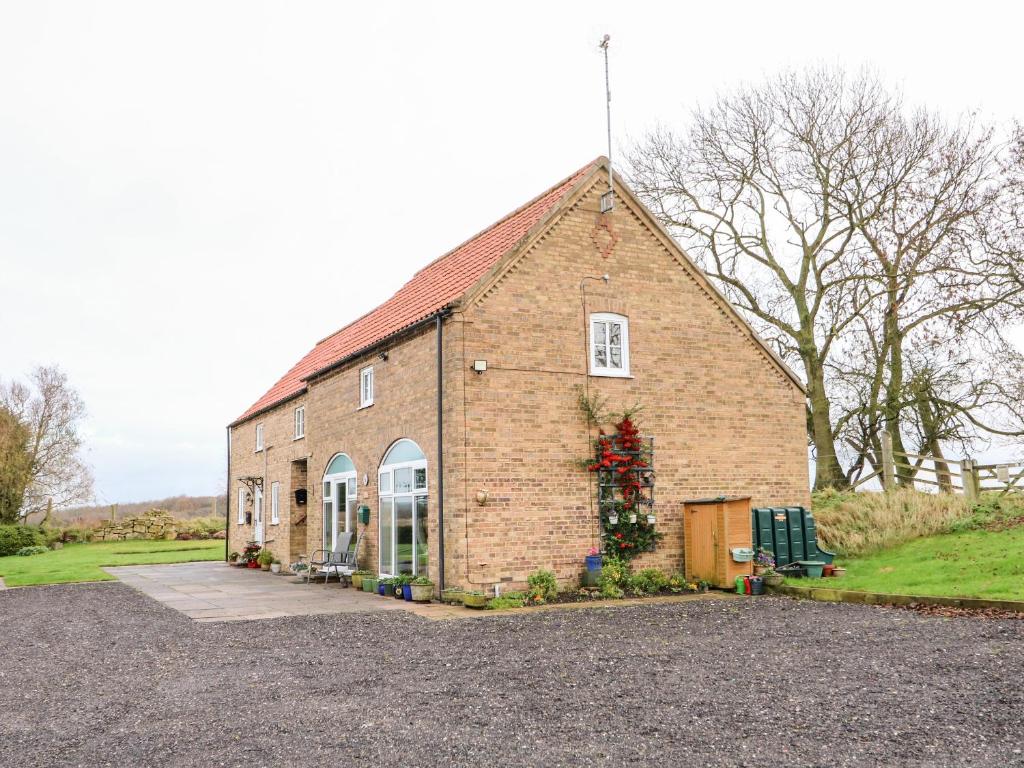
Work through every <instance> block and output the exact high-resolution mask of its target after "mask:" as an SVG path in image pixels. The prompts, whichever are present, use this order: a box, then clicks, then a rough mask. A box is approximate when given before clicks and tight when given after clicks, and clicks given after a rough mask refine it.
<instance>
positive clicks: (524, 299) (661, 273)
mask: <svg viewBox="0 0 1024 768" xmlns="http://www.w3.org/2000/svg"><path fill="white" fill-rule="evenodd" d="M607 172H608V171H607V160H606V159H605V158H598V159H597V160H595V161H594V162H593V163H591V164H589V165H587V166H586V167H584V168H582V169H580V170H579V171H577V172H576V173H574V174H573V175H572V176H570V177H569V178H567V179H565V180H563V181H561V182H559V183H558V184H556V185H555V186H554V187H552V188H551V189H549V190H547V191H546V192H544V193H543V194H541V195H540V196H539V197H537V198H535V199H534V200H532V201H531V202H529V203H527V204H526V205H525V206H523V207H522V208H520V209H518V210H516V211H514V212H513V213H511V214H509V215H508V216H507V217H505V218H504V219H502V220H501V221H499V222H497V223H496V224H494V225H493V226H491V227H489V228H488V229H486V230H484V231H483V232H481V233H480V234H478V235H476V236H475V237H473V238H471V239H470V240H468V241H467V242H465V243H463V244H462V245H460V246H458V247H457V248H455V249H454V250H452V251H450V252H449V253H447V254H445V255H444V256H442V257H441V258H439V259H437V260H436V261H434V262H432V263H430V264H429V265H427V266H426V267H424V268H423V269H422V270H421V271H419V272H418V273H417V274H416V275H415V276H414V277H413V278H412V279H411V280H410V281H409V282H408V283H407V284H406V285H405V286H403V287H402V288H401V289H400V290H399V291H398V292H397V293H396V294H395V295H394V296H393V297H392V298H390V299H389V300H388V301H386V302H385V303H384V304H382V305H381V306H380V307H378V308H377V309H375V310H373V311H372V312H370V313H369V314H367V315H365V316H363V317H361V318H359V319H357V320H355V321H354V322H353V323H351V324H350V325H347V326H346V327H344V328H342V329H341V330H339V331H337V332H336V333H333V334H331V335H330V336H327V337H326V338H324V339H322V340H321V341H320V342H318V343H317V344H316V345H315V346H314V347H313V349H312V350H311V351H310V352H309V353H308V354H307V355H306V356H305V357H303V358H302V360H300V361H299V362H298V363H297V364H296V365H295V366H294V367H293V368H292V369H291V370H289V371H288V372H287V373H286V374H285V375H284V376H283V377H282V378H281V379H280V380H279V381H278V382H277V383H276V384H274V386H273V387H271V389H270V390H269V391H268V392H267V393H266V394H265V395H264V396H263V397H261V398H260V399H259V400H258V401H257V402H256V403H254V404H253V405H252V406H251V407H250V408H249V409H248V410H246V411H245V413H243V414H242V415H241V416H240V417H239V418H238V419H237V420H236V421H234V422H233V423H232V424H231V425H230V427H229V445H230V450H229V466H228V476H229V482H230V487H229V528H228V536H229V546H230V548H231V549H233V550H235V551H241V549H242V548H243V547H244V545H245V542H246V541H248V540H253V539H255V540H259V541H261V542H265V543H266V546H268V547H269V548H270V549H271V550H272V551H273V552H274V553H275V555H277V556H278V557H279V558H280V559H281V560H282V561H283V562H290V561H294V560H295V559H297V557H298V555H299V554H305V553H308V552H310V551H311V550H313V549H316V548H320V547H322V546H324V544H325V543H326V544H327V545H328V546H330V544H331V542H333V540H334V537H335V536H336V535H337V533H338V532H339V531H343V530H355V531H356V532H357V533H358V535H359V539H360V543H359V560H360V565H361V566H362V567H364V568H366V569H368V570H373V571H379V572H380V573H382V574H393V573H395V572H398V571H414V570H415V571H418V572H423V573H427V574H428V575H430V576H431V577H432V578H433V579H434V581H435V583H437V584H438V587H440V586H441V584H442V583H443V584H445V585H448V586H462V587H465V588H478V589H489V588H490V587H492V586H493V585H495V584H499V583H505V584H510V585H519V584H522V583H523V582H524V581H525V579H526V576H527V575H528V574H529V573H530V572H531V571H533V570H535V569H537V568H541V567H544V568H550V569H552V570H554V571H555V573H556V574H557V575H558V577H559V578H560V579H561V580H564V581H570V580H573V579H575V578H576V577H577V576H578V574H579V572H580V570H581V568H582V562H583V556H584V554H585V553H586V550H587V549H588V548H589V547H590V546H592V545H595V544H599V535H600V531H599V528H600V523H599V517H598V513H597V511H596V510H595V508H594V502H593V495H594V494H593V488H594V477H593V476H592V475H591V474H589V473H588V472H587V471H586V470H585V469H582V468H581V467H580V459H583V458H585V457H586V456H588V455H589V454H590V452H591V450H592V449H591V448H590V447H589V446H590V442H591V440H592V438H594V437H595V435H596V432H595V431H594V430H592V429H591V428H590V427H588V424H587V422H586V419H585V418H584V416H583V413H582V412H581V410H580V408H579V406H578V397H579V393H580V391H581V388H583V387H586V388H587V389H589V392H590V393H591V394H592V395H594V394H597V395H600V396H602V397H604V398H605V399H606V401H607V404H608V406H609V407H610V408H612V409H622V408H625V407H628V406H631V405H633V404H636V403H639V404H641V405H642V406H643V411H642V414H641V416H640V426H641V427H642V430H643V432H644V433H645V434H649V435H652V436H654V437H655V439H656V446H657V449H656V450H657V463H656V466H657V474H656V480H655V484H656V489H657V514H658V521H657V525H658V528H659V530H660V531H661V532H663V533H664V534H665V537H664V539H663V540H662V542H661V543H660V544H659V545H658V547H657V549H656V551H654V552H649V553H647V554H644V555H643V556H642V558H641V561H640V562H641V563H643V564H650V565H655V566H658V567H662V568H665V569H678V568H679V567H680V565H681V559H682V551H683V550H682V501H683V500H684V499H688V498H693V497H699V496H716V495H725V494H730V495H732V494H743V495H750V496H751V497H752V498H753V502H754V504H756V505H780V504H804V503H806V502H807V501H808V468H807V450H806V445H807V438H806V427H805V424H806V422H805V406H804V392H803V390H802V388H801V385H800V383H799V381H798V380H797V379H796V378H795V376H794V374H793V373H792V372H791V371H790V370H789V369H788V368H787V367H786V366H785V365H784V364H783V363H782V362H781V361H780V360H779V359H778V358H777V357H776V356H775V355H774V354H773V353H772V352H771V351H770V350H769V349H768V348H767V347H766V346H765V344H764V343H763V342H762V341H761V340H760V339H759V338H758V337H757V336H756V334H755V333H754V332H753V331H752V330H751V329H750V327H749V326H748V325H747V324H746V323H745V322H744V321H743V320H742V319H741V318H740V317H739V316H738V315H737V314H736V312H735V311H734V309H733V308H732V307H731V306H730V305H729V303H728V302H727V301H726V300H725V299H724V298H723V297H722V296H721V295H720V294H719V293H718V292H717V291H716V290H715V289H714V288H713V287H712V285H711V284H710V283H709V281H708V279H707V278H706V276H705V275H704V274H703V273H702V272H701V270H700V269H699V268H698V267H696V266H695V265H694V264H693V263H692V262H691V261H690V260H689V259H688V258H687V256H686V255H685V254H684V253H683V252H682V250H681V249H680V247H679V246H678V245H677V244H676V243H675V242H674V241H673V240H672V239H671V237H669V235H668V234H667V233H666V232H665V231H664V230H663V229H662V228H661V227H660V225H659V224H658V223H657V222H656V221H655V220H654V218H653V216H652V215H651V214H650V212H648V211H647V210H646V209H645V208H644V207H643V205H642V204H641V203H640V202H639V201H638V200H637V199H636V198H635V197H634V195H633V194H632V193H631V192H630V190H629V189H628V188H627V187H626V186H625V185H623V184H622V182H621V181H619V180H616V189H615V193H616V194H615V205H614V208H613V210H611V211H609V212H605V213H602V212H601V196H602V194H603V193H605V192H606V191H607V184H608V179H607ZM605 275H607V276H608V280H607V281H606V280H604V279H602V278H603V276H605ZM303 496H304V498H301V497H303ZM364 505H365V506H366V507H368V508H369V524H367V525H361V524H359V522H358V518H359V516H358V514H357V511H358V509H359V507H362V506H364Z"/></svg>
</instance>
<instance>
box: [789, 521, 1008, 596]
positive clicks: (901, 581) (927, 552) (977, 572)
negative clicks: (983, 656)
mask: <svg viewBox="0 0 1024 768" xmlns="http://www.w3.org/2000/svg"><path fill="white" fill-rule="evenodd" d="M837 563H838V564H839V565H845V566H846V568H847V572H846V576H845V577H844V578H843V579H841V580H839V579H835V580H833V579H828V580H827V581H826V582H820V581H810V580H808V579H787V580H786V583H787V584H792V585H793V586H798V587H808V586H829V587H833V588H836V589H851V590H858V591H863V592H884V593H889V594H900V595H937V596H942V597H982V598H988V599H991V600H1024V525H1018V526H1016V527H1013V528H1009V529H1006V530H1002V531H985V530H980V531H966V532H964V533H949V534H944V535H941V536H929V537H927V538H922V539H915V540H914V541H909V542H907V543H905V544H901V545H899V546H896V547H893V548H892V549H887V550H884V551H882V552H878V553H876V554H873V555H869V556H867V557H862V558H857V559H851V560H843V559H837Z"/></svg>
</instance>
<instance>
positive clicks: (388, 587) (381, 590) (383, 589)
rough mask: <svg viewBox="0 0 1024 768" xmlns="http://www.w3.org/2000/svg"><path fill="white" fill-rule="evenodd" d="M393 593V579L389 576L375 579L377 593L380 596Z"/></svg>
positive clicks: (388, 595) (389, 595) (387, 595)
mask: <svg viewBox="0 0 1024 768" xmlns="http://www.w3.org/2000/svg"><path fill="white" fill-rule="evenodd" d="M394 593H395V588H394V579H393V578H391V577H390V576H388V577H386V578H383V579H380V580H378V581H377V594H378V595H380V596H381V597H391V596H392V595H393V594H394Z"/></svg>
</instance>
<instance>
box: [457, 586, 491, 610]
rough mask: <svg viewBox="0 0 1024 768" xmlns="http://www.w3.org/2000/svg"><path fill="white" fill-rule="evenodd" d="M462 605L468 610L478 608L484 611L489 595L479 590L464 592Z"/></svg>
mask: <svg viewBox="0 0 1024 768" xmlns="http://www.w3.org/2000/svg"><path fill="white" fill-rule="evenodd" d="M462 604H463V605H465V606H466V607H467V608H476V609H477V610H482V609H483V608H485V607H486V606H487V595H485V594H484V593H483V592H478V591H477V590H472V591H469V592H464V593H463V595H462Z"/></svg>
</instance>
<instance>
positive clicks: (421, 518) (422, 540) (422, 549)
mask: <svg viewBox="0 0 1024 768" xmlns="http://www.w3.org/2000/svg"><path fill="white" fill-rule="evenodd" d="M428 560H429V550H428V549H427V497H426V496H417V497H416V573H417V575H422V576H426V575H427V565H428V564H429V563H428Z"/></svg>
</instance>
